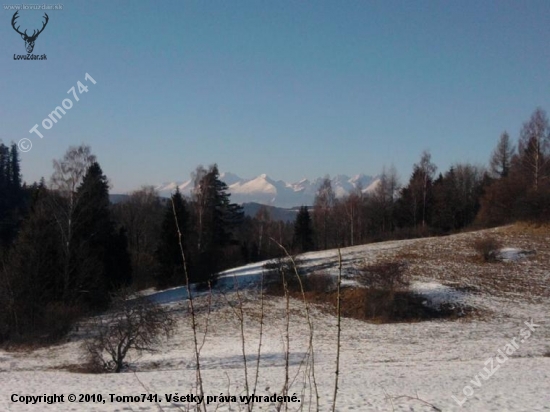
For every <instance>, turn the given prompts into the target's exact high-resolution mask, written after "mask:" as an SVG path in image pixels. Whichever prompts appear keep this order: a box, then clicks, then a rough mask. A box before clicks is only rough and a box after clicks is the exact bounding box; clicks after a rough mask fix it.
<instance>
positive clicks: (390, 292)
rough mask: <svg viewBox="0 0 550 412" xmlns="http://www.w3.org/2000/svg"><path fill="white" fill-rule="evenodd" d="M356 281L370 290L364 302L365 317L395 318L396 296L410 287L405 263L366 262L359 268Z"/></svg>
mask: <svg viewBox="0 0 550 412" xmlns="http://www.w3.org/2000/svg"><path fill="white" fill-rule="evenodd" d="M356 279H357V281H358V282H359V284H360V285H362V286H365V287H367V288H368V290H367V291H366V294H365V299H364V301H363V310H364V312H365V316H367V317H371V318H376V317H380V318H393V315H394V312H395V309H396V308H395V304H394V301H395V294H396V292H397V291H398V290H399V289H403V288H405V287H406V286H408V284H409V281H408V275H407V263H406V262H405V261H400V260H398V261H383V262H379V263H374V264H370V265H369V264H368V263H367V262H364V263H363V264H362V265H360V266H359V267H358V268H357V271H356Z"/></svg>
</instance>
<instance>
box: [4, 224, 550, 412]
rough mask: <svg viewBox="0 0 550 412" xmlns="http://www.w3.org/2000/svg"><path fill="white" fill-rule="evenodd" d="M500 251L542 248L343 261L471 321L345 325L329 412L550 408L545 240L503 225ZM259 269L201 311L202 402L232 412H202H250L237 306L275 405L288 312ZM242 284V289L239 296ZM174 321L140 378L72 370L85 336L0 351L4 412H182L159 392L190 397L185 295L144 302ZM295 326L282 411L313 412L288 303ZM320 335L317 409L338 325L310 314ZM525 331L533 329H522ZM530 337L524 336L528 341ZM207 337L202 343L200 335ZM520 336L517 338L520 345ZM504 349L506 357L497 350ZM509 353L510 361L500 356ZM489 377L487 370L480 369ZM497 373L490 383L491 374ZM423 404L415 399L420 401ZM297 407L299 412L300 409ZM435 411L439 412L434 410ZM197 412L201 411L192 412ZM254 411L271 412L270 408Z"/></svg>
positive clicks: (356, 250) (320, 257)
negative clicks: (390, 263)
mask: <svg viewBox="0 0 550 412" xmlns="http://www.w3.org/2000/svg"><path fill="white" fill-rule="evenodd" d="M489 232H490V233H492V234H493V235H495V236H497V237H498V238H499V239H500V240H501V241H502V242H503V244H504V245H505V246H506V247H509V248H522V249H532V250H536V254H535V255H530V256H526V257H525V258H523V259H520V260H517V261H510V262H499V263H491V264H487V263H483V262H481V261H480V260H479V259H478V257H477V256H476V255H475V252H474V251H473V249H472V248H471V244H472V242H473V239H475V238H477V237H479V236H481V235H482V233H480V232H478V233H464V234H459V235H454V236H448V237H444V238H428V239H416V240H406V241H395V242H384V243H378V244H371V245H365V246H356V247H352V248H347V249H344V250H343V251H342V258H343V266H344V274H345V275H346V276H349V279H348V281H353V278H352V277H351V274H352V271H351V270H350V269H351V268H352V267H353V265H354V264H355V263H358V262H361V261H363V260H365V259H366V260H367V261H369V262H376V261H378V260H380V259H385V258H399V259H406V260H407V261H408V262H409V267H410V270H411V272H412V274H413V284H412V289H413V290H414V291H415V292H416V293H419V294H420V295H422V296H423V297H424V298H425V300H426V304H432V305H435V306H437V305H439V304H441V303H453V304H457V305H461V304H464V305H469V306H472V307H475V308H477V309H478V311H479V312H478V314H477V315H476V316H473V317H468V318H464V319H462V320H458V321H457V320H454V321H450V320H447V321H446V320H437V321H435V320H432V321H425V322H418V323H393V324H372V323H366V322H363V321H359V320H355V319H347V318H346V319H343V320H342V341H341V349H340V382H339V390H338V396H337V403H336V405H337V406H336V410H337V411H339V412H344V411H356V412H359V411H361V412H362V411H365V412H368V411H417V412H419V411H436V410H442V411H455V412H458V411H475V412H487V411H495V412H506V411H518V412H519V411H525V412H533V411H545V410H549V408H550V328H549V326H550V233H549V232H548V230H547V229H533V230H531V229H526V228H524V227H506V228H499V229H493V230H491V231H489ZM302 259H303V264H304V265H305V266H306V267H307V268H309V269H310V270H319V271H322V272H324V273H329V274H333V275H335V274H336V273H337V272H338V271H337V252H336V251H334V250H333V251H325V252H315V253H308V254H305V255H303V256H302ZM261 271H262V264H252V265H247V266H245V267H241V268H236V269H233V270H230V271H227V272H225V273H224V274H223V276H222V278H221V279H220V282H219V285H218V289H216V290H215V291H214V293H213V295H212V296H211V300H210V296H209V294H208V293H206V292H201V293H200V294H199V295H197V298H196V300H195V309H196V311H197V315H198V318H197V322H198V329H199V338H200V342H199V343H200V344H202V339H203V337H204V346H203V347H202V350H201V358H200V359H201V364H202V373H203V375H202V376H203V383H204V391H205V394H206V395H210V396H214V395H215V396H219V395H220V394H224V395H233V396H236V398H237V402H232V403H231V404H228V403H218V402H214V403H211V404H210V405H207V410H208V411H214V410H217V411H223V412H225V411H245V410H246V406H245V405H244V404H243V403H242V402H239V401H238V398H239V395H244V394H245V368H244V363H243V354H242V340H241V329H240V322H239V320H238V307H239V304H240V302H242V304H243V311H244V336H245V346H244V347H245V353H246V358H247V369H248V381H249V386H250V388H252V387H253V385H254V382H255V380H256V378H255V376H256V362H257V359H258V357H257V354H258V347H259V339H260V319H262V317H261V308H262V304H263V313H264V317H263V320H264V326H263V331H262V335H261V336H262V345H261V348H260V363H259V365H260V368H259V370H258V384H257V385H256V394H258V395H262V396H263V395H272V394H273V393H275V392H276V393H277V394H280V391H281V388H282V386H283V383H284V376H285V367H284V365H285V353H286V349H285V348H286V322H285V314H286V313H287V309H286V306H285V300H284V298H279V297H266V298H265V299H264V300H263V303H262V300H261V299H260V294H259V293H258V281H259V279H260V274H261ZM235 285H239V289H240V292H239V294H237V293H236V292H235V290H234V287H235ZM149 294H150V295H149V296H150V297H151V298H152V299H155V300H156V301H158V302H160V303H162V304H163V305H166V307H168V308H170V309H171V310H172V311H173V312H174V314H176V316H177V317H178V329H177V332H176V334H175V336H173V337H172V339H170V340H169V341H167V342H166V343H165V344H164V345H163V346H162V347H161V348H160V350H159V352H158V353H155V354H152V355H143V356H141V357H136V356H134V357H133V358H132V359H131V360H130V361H131V367H132V368H133V370H135V373H132V372H126V373H122V374H109V375H106V374H105V375H92V374H83V373H75V372H70V371H69V370H73V369H74V368H75V365H78V364H80V363H81V362H82V359H81V352H80V351H79V348H80V345H81V340H82V337H83V336H85V335H86V333H87V332H86V325H82V326H81V328H80V330H79V331H78V332H74V333H73V335H72V336H71V337H70V341H69V342H67V343H64V344H62V345H58V346H55V347H52V348H49V349H40V350H36V351H34V352H21V351H19V352H5V351H0V410H2V411H25V412H27V411H32V412H36V411H113V412H114V411H123V410H133V411H157V410H164V411H177V410H180V411H181V410H184V411H187V410H188V409H187V407H188V406H190V407H192V405H189V404H187V402H172V403H170V402H168V401H167V400H166V395H169V394H175V393H178V394H179V395H186V394H190V393H193V394H197V391H196V388H195V362H194V353H193V335H192V331H191V327H190V316H189V315H188V311H187V307H188V306H187V302H186V301H185V297H186V295H187V293H186V291H185V289H183V288H175V289H170V290H166V291H161V292H155V291H149ZM288 309H289V312H288V313H290V324H289V343H290V346H289V355H290V356H289V358H288V362H289V368H290V369H289V371H290V374H289V377H290V379H291V382H292V385H291V387H290V394H291V395H292V394H293V393H296V395H297V397H298V398H299V399H300V403H298V402H296V403H289V404H288V406H289V409H288V410H291V411H295V410H304V411H309V410H315V408H313V409H310V406H311V405H312V404H313V405H315V398H314V397H313V398H310V397H309V395H310V394H311V390H312V388H313V383H312V382H311V381H308V380H307V379H305V377H307V376H308V375H307V373H306V372H307V370H306V368H305V364H304V363H303V361H304V358H305V356H306V354H307V353H308V348H309V328H308V322H307V318H306V310H305V306H304V303H303V302H301V301H300V300H295V299H291V301H290V307H289V308H288ZM310 315H311V321H312V324H313V327H314V340H313V349H314V355H315V362H314V366H315V382H316V385H317V389H318V393H319V410H320V411H323V412H325V411H331V410H332V409H331V406H332V396H333V390H334V377H335V361H336V337H337V335H336V334H337V318H336V317H335V316H334V314H333V313H330V312H327V311H326V310H322V309H321V308H319V307H311V311H310ZM526 322H527V323H526ZM529 328H532V331H531V332H530V334H529V336H528V337H526V332H525V331H526V330H529ZM206 330H207V333H206V335H204V332H205V331H206ZM521 331H524V332H525V333H524V334H522V332H521ZM499 350H500V351H501V352H499ZM503 351H506V353H507V355H506V356H503V355H501V353H503ZM484 368H486V369H484ZM487 371H489V372H491V373H492V376H488V372H487ZM54 393H55V394H65V397H66V396H67V395H68V394H70V393H72V394H77V395H79V394H93V393H95V394H102V395H103V397H104V398H105V399H107V402H106V403H105V404H93V403H78V402H77V403H68V402H65V403H63V404H56V405H47V404H43V403H42V404H38V405H25V404H23V403H20V402H18V403H14V402H12V401H11V396H12V394H18V395H42V394H48V395H49V394H54ZM141 393H152V394H158V396H159V397H160V398H162V401H159V403H158V405H156V404H155V403H150V402H144V403H138V402H133V403H116V402H111V401H109V394H116V395H118V396H122V395H134V396H135V395H139V394H141ZM417 397H418V399H417ZM301 407H303V409H300V408H301ZM435 408H438V409H435ZM190 410H195V409H190ZM254 410H256V411H270V412H271V411H275V410H276V406H275V404H274V403H271V402H269V401H268V402H261V403H256V404H255V405H254Z"/></svg>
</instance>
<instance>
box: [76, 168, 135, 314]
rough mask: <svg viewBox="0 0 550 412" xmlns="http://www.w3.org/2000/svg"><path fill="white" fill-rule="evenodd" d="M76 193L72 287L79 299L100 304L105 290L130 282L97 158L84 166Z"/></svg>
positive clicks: (120, 235) (124, 248) (121, 234)
mask: <svg viewBox="0 0 550 412" xmlns="http://www.w3.org/2000/svg"><path fill="white" fill-rule="evenodd" d="M76 197H77V198H78V199H79V202H78V204H77V205H76V208H75V213H74V216H75V218H76V220H75V227H74V237H73V240H74V241H73V244H72V247H73V253H72V254H71V256H72V257H73V259H76V261H75V262H74V265H72V266H73V267H74V268H75V273H74V276H73V285H72V289H73V292H74V293H75V296H76V297H77V298H78V299H79V300H80V299H81V298H83V299H84V300H85V301H86V302H87V303H88V304H89V305H91V306H92V307H100V306H103V305H104V304H106V303H107V302H108V300H109V297H108V296H109V295H108V294H109V291H112V290H115V289H117V288H119V287H120V286H122V285H125V284H129V283H130V281H131V266H130V258H129V254H128V250H127V240H126V236H125V234H124V232H123V231H122V230H118V231H117V230H116V229H115V225H114V223H113V221H112V220H111V215H110V210H109V184H108V181H107V177H106V176H105V175H104V174H103V171H102V170H101V167H100V166H99V164H98V163H97V162H94V163H92V165H91V166H90V167H89V168H88V171H87V173H86V175H85V176H84V178H83V180H82V184H81V185H80V186H79V187H78V189H77V193H76Z"/></svg>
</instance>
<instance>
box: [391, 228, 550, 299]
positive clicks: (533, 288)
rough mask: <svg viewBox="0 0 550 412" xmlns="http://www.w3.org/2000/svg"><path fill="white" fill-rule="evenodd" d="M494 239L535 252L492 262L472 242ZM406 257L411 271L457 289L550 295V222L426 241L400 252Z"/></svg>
mask: <svg viewBox="0 0 550 412" xmlns="http://www.w3.org/2000/svg"><path fill="white" fill-rule="evenodd" d="M486 236H491V237H494V238H495V240H496V241H498V242H499V243H500V244H501V245H502V246H503V247H515V248H520V249H527V250H535V251H536V255H534V256H531V257H529V258H526V259H523V260H520V261H518V262H496V263H494V264H491V265H487V264H485V263H484V261H483V260H481V259H479V257H478V255H477V253H476V252H475V250H474V249H472V247H471V245H472V243H473V242H475V241H476V239H482V238H484V237H486ZM395 256H396V257H399V258H401V257H402V256H407V260H408V261H409V268H410V272H411V275H412V276H413V278H416V279H426V278H428V279H435V280H438V281H440V282H441V283H443V284H451V285H453V286H454V287H458V288H460V287H468V288H472V289H474V290H478V291H480V292H484V293H488V294H490V295H493V296H514V297H517V296H521V297H522V299H525V300H527V301H531V302H544V301H547V299H548V298H550V282H548V268H549V267H550V226H549V225H530V224H524V223H522V224H517V225H511V226H504V227H500V228H495V229H489V230H483V231H479V232H470V233H461V234H458V235H455V236H447V237H441V238H431V239H423V240H422V241H420V242H415V243H414V244H411V245H407V246H406V247H404V248H402V249H401V250H399V251H398V252H397V253H396V254H395Z"/></svg>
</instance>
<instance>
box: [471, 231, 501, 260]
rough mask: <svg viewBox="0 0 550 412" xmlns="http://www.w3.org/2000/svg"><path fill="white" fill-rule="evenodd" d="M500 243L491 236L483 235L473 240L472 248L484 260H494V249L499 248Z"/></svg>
mask: <svg viewBox="0 0 550 412" xmlns="http://www.w3.org/2000/svg"><path fill="white" fill-rule="evenodd" d="M501 246H502V245H501V243H500V242H499V241H498V240H497V239H496V238H494V237H493V236H484V237H482V238H479V239H476V240H474V243H473V248H474V250H475V251H476V252H477V253H478V255H479V256H480V257H481V258H482V259H483V260H484V261H485V262H494V261H496V253H495V252H496V251H497V250H498V249H500V248H501Z"/></svg>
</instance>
